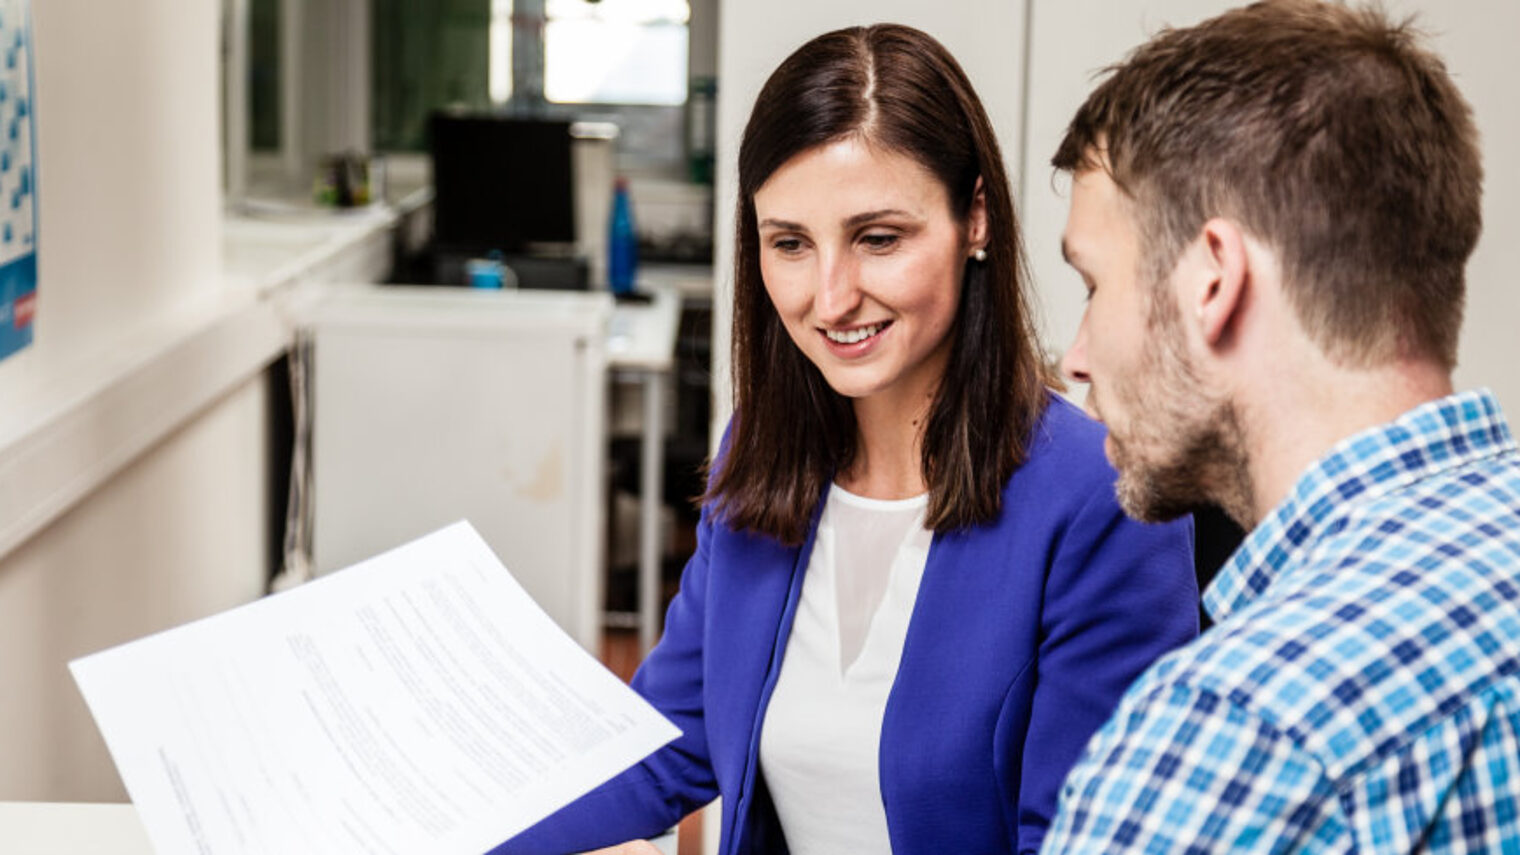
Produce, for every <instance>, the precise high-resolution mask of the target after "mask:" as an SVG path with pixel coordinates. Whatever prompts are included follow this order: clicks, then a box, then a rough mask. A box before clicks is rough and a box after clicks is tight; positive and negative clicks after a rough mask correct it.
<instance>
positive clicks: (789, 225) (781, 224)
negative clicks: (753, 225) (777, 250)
mask: <svg viewBox="0 0 1520 855" xmlns="http://www.w3.org/2000/svg"><path fill="white" fill-rule="evenodd" d="M767 227H769V228H773V229H781V230H782V231H788V232H805V231H807V227H806V226H804V225H802V224H801V223H794V222H791V221H789V220H778V219H776V218H775V217H766V218H765V219H763V220H761V221H760V228H767Z"/></svg>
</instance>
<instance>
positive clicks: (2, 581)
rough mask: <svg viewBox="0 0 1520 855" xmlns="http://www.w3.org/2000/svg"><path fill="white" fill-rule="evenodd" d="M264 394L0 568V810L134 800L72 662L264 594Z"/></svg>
mask: <svg viewBox="0 0 1520 855" xmlns="http://www.w3.org/2000/svg"><path fill="white" fill-rule="evenodd" d="M267 412H268V410H267V401H266V396H265V391H264V389H263V384H262V383H258V382H254V383H249V384H247V385H245V386H244V387H243V388H241V389H239V390H238V391H237V392H235V393H234V394H232V395H231V396H230V397H229V398H227V399H226V400H224V401H222V402H220V403H219V404H217V405H216V406H215V407H213V408H212V409H211V410H210V411H209V412H208V413H207V414H206V415H205V416H203V417H202V418H199V419H197V420H195V421H194V422H192V423H191V424H190V425H188V426H186V427H185V428H184V429H182V430H180V431H178V432H176V433H175V434H174V435H172V436H171V437H169V438H168V439H167V440H166V441H165V442H164V443H163V444H162V445H161V446H160V447H158V448H157V449H155V450H154V451H152V452H150V453H149V454H147V455H144V456H143V457H142V458H140V459H139V460H138V461H137V462H135V463H133V464H132V465H131V466H129V467H128V468H127V469H126V470H124V471H123V472H121V473H120V474H119V475H117V476H116V478H114V479H112V480H111V481H110V482H109V483H108V484H106V485H105V486H104V487H103V488H101V489H100V490H98V491H97V492H95V493H94V494H93V495H91V496H90V497H89V498H88V499H86V500H85V501H84V502H82V503H80V504H79V505H78V506H77V507H75V508H74V509H72V510H71V511H69V512H68V513H67V514H65V515H64V516H63V517H61V518H59V519H58V520H57V521H56V522H54V523H53V524H52V525H51V526H50V527H49V528H47V529H46V530H45V531H44V532H43V533H41V534H39V535H38V536H37V537H35V538H33V539H32V540H31V541H29V542H27V543H26V544H24V545H23V546H21V547H20V548H18V549H17V550H15V551H14V552H12V553H10V554H9V555H7V556H5V558H4V560H3V562H0V674H3V675H5V686H6V688H5V691H4V692H3V693H0V757H3V758H4V762H0V801H9V800H28V801H33V800H40V801H125V800H126V792H125V791H124V790H123V789H122V787H121V784H120V781H119V779H118V778H117V775H116V772H115V767H114V766H113V765H112V763H111V760H110V757H109V755H108V754H107V753H106V747H105V743H104V742H103V741H102V740H101V739H100V736H99V733H98V731H97V730H96V728H95V725H94V722H93V721H92V720H91V718H90V715H89V711H88V709H87V708H86V707H85V705H84V702H83V701H82V700H81V699H80V697H79V693H78V690H77V689H76V688H75V686H74V682H73V679H72V678H71V677H70V676H69V674H68V670H67V668H66V663H67V662H68V661H69V660H70V659H73V658H75V657H78V656H81V655H84V654H86V653H90V652H93V651H96V650H100V649H103V648H106V647H110V646H112V645H115V644H119V643H121V642H123V641H127V640H130V639H133V638H137V637H140V636H143V635H147V634H149V633H152V632H156V631H158V630H161V629H164V628H166V627H169V626H174V625H178V624H181V623H184V622H186V621H189V620H192V619H194V618H197V617H201V616H203V615H206V614H210V613H213V612H217V611H221V610H224V609H227V608H231V607H233V606H236V605H239V604H241V603H245V602H248V601H250V600H252V599H255V598H256V597H258V596H259V595H260V594H261V593H262V592H263V584H264V582H263V567H264V562H265V560H266V555H267V552H266V547H265V536H264V533H265V529H264V527H263V518H262V516H261V514H262V513H263V511H264V501H265V499H266V497H267V495H268V493H267V487H266V474H267V473H266V471H265V467H266V465H267V456H266V453H265V452H264V443H265V428H264V425H265V423H266V420H267Z"/></svg>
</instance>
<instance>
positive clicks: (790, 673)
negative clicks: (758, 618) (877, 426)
mask: <svg viewBox="0 0 1520 855" xmlns="http://www.w3.org/2000/svg"><path fill="white" fill-rule="evenodd" d="M928 505H929V497H928V495H927V494H925V495H922V496H916V497H914V498H911V499H899V500H891V501H887V500H880V499H868V498H864V497H862V496H856V495H854V494H852V493H849V492H847V491H846V490H844V489H843V488H841V487H839V486H837V485H835V486H833V487H831V488H830V490H829V495H828V498H827V499H826V500H825V504H824V507H823V516H822V518H821V519H820V520H819V523H818V533H817V535H816V537H815V538H814V541H813V554H812V557H811V559H810V560H809V563H808V567H807V574H806V576H805V577H804V579H803V582H802V597H801V600H800V602H799V603H798V605H797V615H796V618H795V619H794V621H793V623H792V633H791V638H790V639H789V640H788V641H787V646H786V655H785V658H784V659H783V660H782V664H781V674H780V676H779V677H778V678H777V682H776V689H775V691H774V693H773V694H772V695H771V700H770V706H769V707H768V709H767V710H766V713H765V724H764V726H763V730H762V732H761V735H760V770H761V773H762V774H763V775H765V783H766V786H767V787H769V789H770V793H771V798H772V801H774V803H775V806H776V813H777V815H778V816H779V818H780V820H781V827H782V830H783V831H784V832H785V834H786V842H787V846H788V848H789V849H790V850H791V852H792V853H793V855H824V853H826V855H850V853H862V855H864V854H865V853H872V855H878V853H883V852H890V851H891V845H890V843H889V841H888V838H887V814H886V810H885V808H884V807H883V805H882V799H881V777H880V772H879V765H878V764H879V758H880V743H881V720H882V714H883V712H884V711H885V709H886V705H887V694H888V693H889V692H890V691H891V690H892V683H893V681H894V680H895V679H896V677H897V666H898V662H899V660H900V659H901V658H902V647H903V639H904V638H905V637H906V636H907V633H908V621H909V619H910V618H911V617H912V614H913V603H914V601H915V600H916V599H917V598H918V585H919V580H920V579H922V578H923V574H924V564H925V562H926V561H927V560H928V558H929V546H930V543H931V542H932V540H933V533H932V532H930V531H928V530H927V529H925V528H924V515H925V511H926V510H927V508H928Z"/></svg>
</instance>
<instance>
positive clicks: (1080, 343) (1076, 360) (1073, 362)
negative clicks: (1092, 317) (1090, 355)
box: [1061, 316, 1092, 383]
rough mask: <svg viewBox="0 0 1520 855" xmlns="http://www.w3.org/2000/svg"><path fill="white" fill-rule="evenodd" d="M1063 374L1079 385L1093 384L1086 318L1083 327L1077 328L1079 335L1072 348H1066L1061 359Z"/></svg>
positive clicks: (1084, 317)
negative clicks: (1088, 353)
mask: <svg viewBox="0 0 1520 855" xmlns="http://www.w3.org/2000/svg"><path fill="white" fill-rule="evenodd" d="M1061 373H1062V374H1064V375H1066V377H1067V378H1068V379H1070V380H1073V381H1075V382H1077V383H1091V382H1092V377H1091V376H1089V375H1088V370H1087V318H1086V316H1083V318H1082V325H1081V326H1079V327H1077V335H1076V338H1074V339H1072V342H1071V347H1068V348H1066V353H1065V354H1064V355H1062V357H1061Z"/></svg>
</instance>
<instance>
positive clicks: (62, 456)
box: [0, 186, 430, 556]
mask: <svg viewBox="0 0 1520 855" xmlns="http://www.w3.org/2000/svg"><path fill="white" fill-rule="evenodd" d="M429 192H430V191H428V190H427V189H426V187H425V186H422V187H416V188H413V189H412V190H410V191H409V192H408V194H407V195H406V196H405V197H403V204H405V205H406V206H407V207H408V210H411V211H415V210H417V209H418V208H420V207H421V206H425V205H426V204H427V201H428V199H429V198H430V196H429ZM400 219H401V214H400V213H398V210H397V209H396V208H393V207H390V206H375V207H372V208H368V209H363V210H357V211H346V212H332V211H320V210H318V209H316V208H314V207H313V208H310V209H309V210H294V209H287V210H284V211H283V212H282V213H281V214H280V215H279V216H257V217H249V216H238V215H229V216H228V217H227V218H226V219H225V220H224V222H223V234H222V247H223V272H222V281H221V282H220V283H219V287H215V288H208V296H207V298H206V299H205V300H203V301H197V302H193V303H192V304H189V305H185V306H182V307H181V308H180V309H178V310H177V311H174V312H172V313H170V314H169V315H168V316H166V317H163V318H160V319H158V320H156V321H154V322H152V323H149V324H146V325H144V326H142V327H141V328H138V329H136V330H132V331H129V332H127V333H125V334H123V335H122V336H120V337H119V338H117V339H115V340H112V341H109V342H105V343H103V344H102V345H101V346H100V347H99V348H97V349H96V350H94V351H92V352H90V353H88V354H81V355H80V357H79V358H77V359H71V360H67V362H66V364H63V365H60V366H58V367H57V368H56V369H51V370H45V371H40V372H37V373H35V374H34V375H33V376H32V378H31V380H30V382H28V383H27V384H26V385H25V386H24V387H23V388H20V389H18V390H14V391H15V394H14V396H11V397H10V400H8V401H7V402H6V403H7V406H6V407H5V409H4V412H0V483H4V484H5V485H6V489H5V490H3V491H0V556H4V555H6V554H7V553H9V552H10V551H11V550H13V549H15V548H16V547H18V546H20V545H21V544H23V543H25V542H26V541H27V540H29V539H30V538H31V537H32V536H34V535H35V534H36V533H37V532H38V531H40V530H41V529H42V528H43V527H45V526H46V525H48V524H49V523H50V522H52V521H53V520H55V519H57V518H58V517H59V516H60V515H62V514H63V513H65V512H67V511H68V510H69V509H70V508H72V507H73V506H75V505H76V504H77V503H79V502H80V501H81V500H83V499H84V498H85V497H87V496H89V495H90V494H91V493H93V492H94V491H95V490H97V489H98V488H99V487H100V486H101V485H102V484H103V483H105V482H106V481H107V480H108V479H109V478H111V477H112V476H114V475H115V474H116V473H118V472H120V471H121V470H122V469H124V468H125V467H126V466H128V465H129V464H131V463H132V461H134V460H136V459H137V458H139V457H140V456H141V455H143V454H144V453H145V452H147V451H148V450H150V449H151V448H153V447H154V446H155V445H156V444H157V443H159V442H160V441H162V440H163V439H164V438H166V437H167V436H169V435H170V434H171V433H173V432H174V431H175V430H177V429H178V428H180V427H181V426H183V425H185V424H187V423H188V422H190V421H191V420H193V419H195V418H196V417H198V416H199V415H200V414H201V413H203V412H204V411H205V410H207V409H208V408H210V407H212V406H214V405H215V404H216V403H217V402H218V401H220V400H221V399H223V398H224V397H225V396H226V395H228V394H229V393H231V392H233V391H235V390H237V389H238V388H240V387H242V386H243V385H244V384H246V383H248V382H250V381H252V380H253V379H254V378H256V377H257V376H258V375H259V374H260V373H261V372H262V371H263V370H264V369H265V368H266V367H267V366H268V365H269V364H270V363H271V362H272V361H273V360H275V359H276V358H278V357H279V355H280V354H281V353H282V352H284V350H285V349H286V348H287V347H288V345H289V343H290V338H291V330H292V328H293V320H294V313H295V312H298V311H299V307H300V306H301V305H302V304H303V303H304V302H305V301H306V300H309V299H310V295H309V294H308V293H307V292H308V291H309V290H310V289H308V288H304V287H301V286H303V285H304V284H307V283H321V282H331V281H369V280H373V279H376V278H378V277H379V276H380V275H381V274H383V272H384V271H385V269H386V268H387V267H388V265H389V263H390V257H391V246H392V245H391V241H392V236H391V235H392V230H393V229H394V228H395V227H396V225H397V223H398V221H400ZM33 357H35V353H29V352H28V351H22V352H21V353H20V354H17V355H16V356H15V357H13V359H15V360H17V361H18V362H21V361H24V360H26V359H28V358H33Z"/></svg>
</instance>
